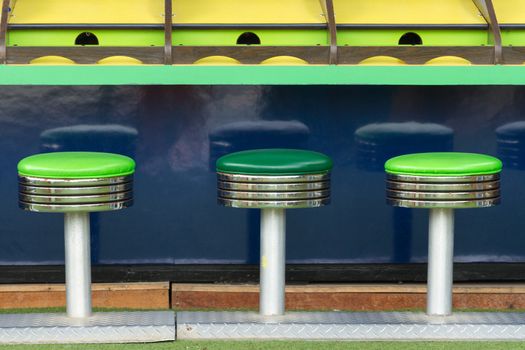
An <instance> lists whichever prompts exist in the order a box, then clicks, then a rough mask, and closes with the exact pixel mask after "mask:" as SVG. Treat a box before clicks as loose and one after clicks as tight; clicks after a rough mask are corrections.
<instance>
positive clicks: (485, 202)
mask: <svg viewBox="0 0 525 350" xmlns="http://www.w3.org/2000/svg"><path fill="white" fill-rule="evenodd" d="M499 178H500V176H499V173H495V174H489V175H475V176H411V175H395V174H388V173H387V181H386V187H387V190H386V196H387V203H388V204H390V205H393V206H397V207H405V208H482V207H491V206H494V205H497V204H499V203H500V181H499Z"/></svg>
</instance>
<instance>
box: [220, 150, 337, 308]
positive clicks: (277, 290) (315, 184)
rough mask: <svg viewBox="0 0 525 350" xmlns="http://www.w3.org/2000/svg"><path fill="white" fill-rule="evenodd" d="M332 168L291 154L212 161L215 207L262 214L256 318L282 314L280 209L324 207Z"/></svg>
mask: <svg viewBox="0 0 525 350" xmlns="http://www.w3.org/2000/svg"><path fill="white" fill-rule="evenodd" d="M331 169H332V161H331V159H330V158H328V157H327V156H325V155H324V154H321V153H317V152H312V151H303V150H293V149H262V150H251V151H242V152H237V153H232V154H229V155H226V156H223V157H221V158H220V159H219V160H218V161H217V178H218V183H217V185H218V203H219V204H221V205H224V206H227V207H235V208H259V209H261V238H260V239H261V258H260V293H259V312H260V314H261V315H264V316H272V315H282V314H284V310H285V245H286V244H285V242H286V238H285V232H286V227H285V226H286V217H285V209H288V208H315V207H320V206H323V205H326V204H328V203H329V201H330V171H331Z"/></svg>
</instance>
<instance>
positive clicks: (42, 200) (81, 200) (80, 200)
mask: <svg viewBox="0 0 525 350" xmlns="http://www.w3.org/2000/svg"><path fill="white" fill-rule="evenodd" d="M18 198H19V200H20V201H21V202H25V203H33V204H68V205H76V204H91V203H105V202H118V201H123V200H128V199H131V198H133V191H126V192H117V193H108V194H98V195H81V196H72V195H69V196H49V195H47V196H45V195H44V196H41V195H31V194H24V193H20V194H19V195H18Z"/></svg>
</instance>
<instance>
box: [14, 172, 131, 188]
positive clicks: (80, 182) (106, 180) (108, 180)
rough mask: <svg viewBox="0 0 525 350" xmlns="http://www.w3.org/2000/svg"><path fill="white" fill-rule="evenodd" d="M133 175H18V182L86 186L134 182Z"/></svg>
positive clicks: (45, 185)
mask: <svg viewBox="0 0 525 350" xmlns="http://www.w3.org/2000/svg"><path fill="white" fill-rule="evenodd" d="M132 181H133V175H128V176H116V177H100V178H89V179H56V178H43V177H32V176H20V175H19V176H18V182H19V183H20V184H21V185H27V186H42V187H85V186H93V187H95V186H107V185H115V184H123V183H126V182H132Z"/></svg>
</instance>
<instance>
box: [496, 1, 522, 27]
mask: <svg viewBox="0 0 525 350" xmlns="http://www.w3.org/2000/svg"><path fill="white" fill-rule="evenodd" d="M492 2H493V3H494V9H495V10H496V15H497V17H498V21H499V22H500V23H525V1H524V0H492Z"/></svg>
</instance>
